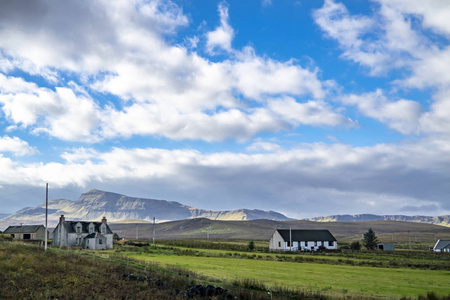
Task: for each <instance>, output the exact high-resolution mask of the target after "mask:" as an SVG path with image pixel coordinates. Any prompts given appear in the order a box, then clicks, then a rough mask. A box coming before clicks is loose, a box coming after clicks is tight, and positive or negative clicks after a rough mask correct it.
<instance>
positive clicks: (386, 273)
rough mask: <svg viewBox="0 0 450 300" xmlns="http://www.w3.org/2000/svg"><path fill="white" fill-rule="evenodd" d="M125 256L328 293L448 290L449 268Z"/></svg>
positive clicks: (395, 294) (384, 294)
mask: <svg viewBox="0 0 450 300" xmlns="http://www.w3.org/2000/svg"><path fill="white" fill-rule="evenodd" d="M127 256H129V257H131V258H134V259H138V260H144V261H148V262H151V263H160V264H162V265H174V266H178V267H182V268H186V269H189V270H193V271H194V272H198V273H200V274H204V275H207V276H210V277H213V278H223V279H228V280H233V279H236V278H238V279H242V278H249V279H255V280H258V281H261V282H263V283H264V284H266V285H267V286H269V287H270V286H277V285H278V286H280V285H281V286H287V287H291V288H299V289H314V290H319V291H323V292H325V293H326V294H331V295H345V294H348V295H353V296H355V295H364V296H377V297H382V298H390V297H396V298H400V297H402V296H408V297H417V296H418V295H419V294H426V293H427V292H430V291H434V292H436V293H437V294H438V295H441V296H444V295H448V294H450V286H449V282H450V271H431V270H412V269H404V268H399V269H388V268H372V267H355V266H343V265H329V264H314V263H294V262H279V261H259V260H252V259H230V258H218V257H195V256H175V255H158V254H151V253H149V254H137V253H127Z"/></svg>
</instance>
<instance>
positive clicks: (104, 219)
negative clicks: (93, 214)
mask: <svg viewBox="0 0 450 300" xmlns="http://www.w3.org/2000/svg"><path fill="white" fill-rule="evenodd" d="M102 223H103V224H105V225H106V217H103V219H102Z"/></svg>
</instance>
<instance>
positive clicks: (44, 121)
mask: <svg viewBox="0 0 450 300" xmlns="http://www.w3.org/2000/svg"><path fill="white" fill-rule="evenodd" d="M0 82H1V83H3V84H5V85H4V87H3V88H0V104H2V105H3V106H2V110H3V112H4V114H5V116H6V117H7V118H8V119H9V120H10V121H11V122H12V123H14V124H17V125H20V126H21V127H24V128H27V127H31V128H32V131H33V132H35V133H39V132H45V133H48V134H49V135H51V136H55V137H57V138H59V139H61V140H70V141H94V140H95V139H96V138H95V135H93V134H92V130H93V129H95V127H96V122H97V119H98V117H97V105H96V104H95V102H94V101H93V100H92V99H91V98H88V97H86V96H84V95H76V94H75V93H74V92H73V91H72V90H71V89H69V88H56V91H52V90H50V89H48V88H39V87H38V86H37V85H36V84H33V83H28V82H25V81H24V80H23V79H21V78H16V77H7V76H4V75H2V74H0Z"/></svg>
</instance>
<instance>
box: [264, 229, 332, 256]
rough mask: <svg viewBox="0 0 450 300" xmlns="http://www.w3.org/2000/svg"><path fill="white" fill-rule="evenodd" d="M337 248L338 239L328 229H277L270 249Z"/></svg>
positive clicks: (307, 249) (315, 249)
mask: <svg viewBox="0 0 450 300" xmlns="http://www.w3.org/2000/svg"><path fill="white" fill-rule="evenodd" d="M320 247H323V248H325V249H328V250H335V249H337V240H336V238H335V237H334V236H333V235H332V234H331V233H330V232H329V231H328V230H306V229H292V230H291V229H277V230H275V231H274V233H273V234H272V237H271V238H270V241H269V250H270V251H317V250H319V249H320Z"/></svg>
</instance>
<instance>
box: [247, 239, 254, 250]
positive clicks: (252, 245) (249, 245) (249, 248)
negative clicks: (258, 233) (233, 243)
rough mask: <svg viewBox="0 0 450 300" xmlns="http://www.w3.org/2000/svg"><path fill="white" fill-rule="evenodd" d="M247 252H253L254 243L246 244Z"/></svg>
mask: <svg viewBox="0 0 450 300" xmlns="http://www.w3.org/2000/svg"><path fill="white" fill-rule="evenodd" d="M247 247H248V250H250V251H253V250H255V242H254V241H250V242H248V246H247Z"/></svg>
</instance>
